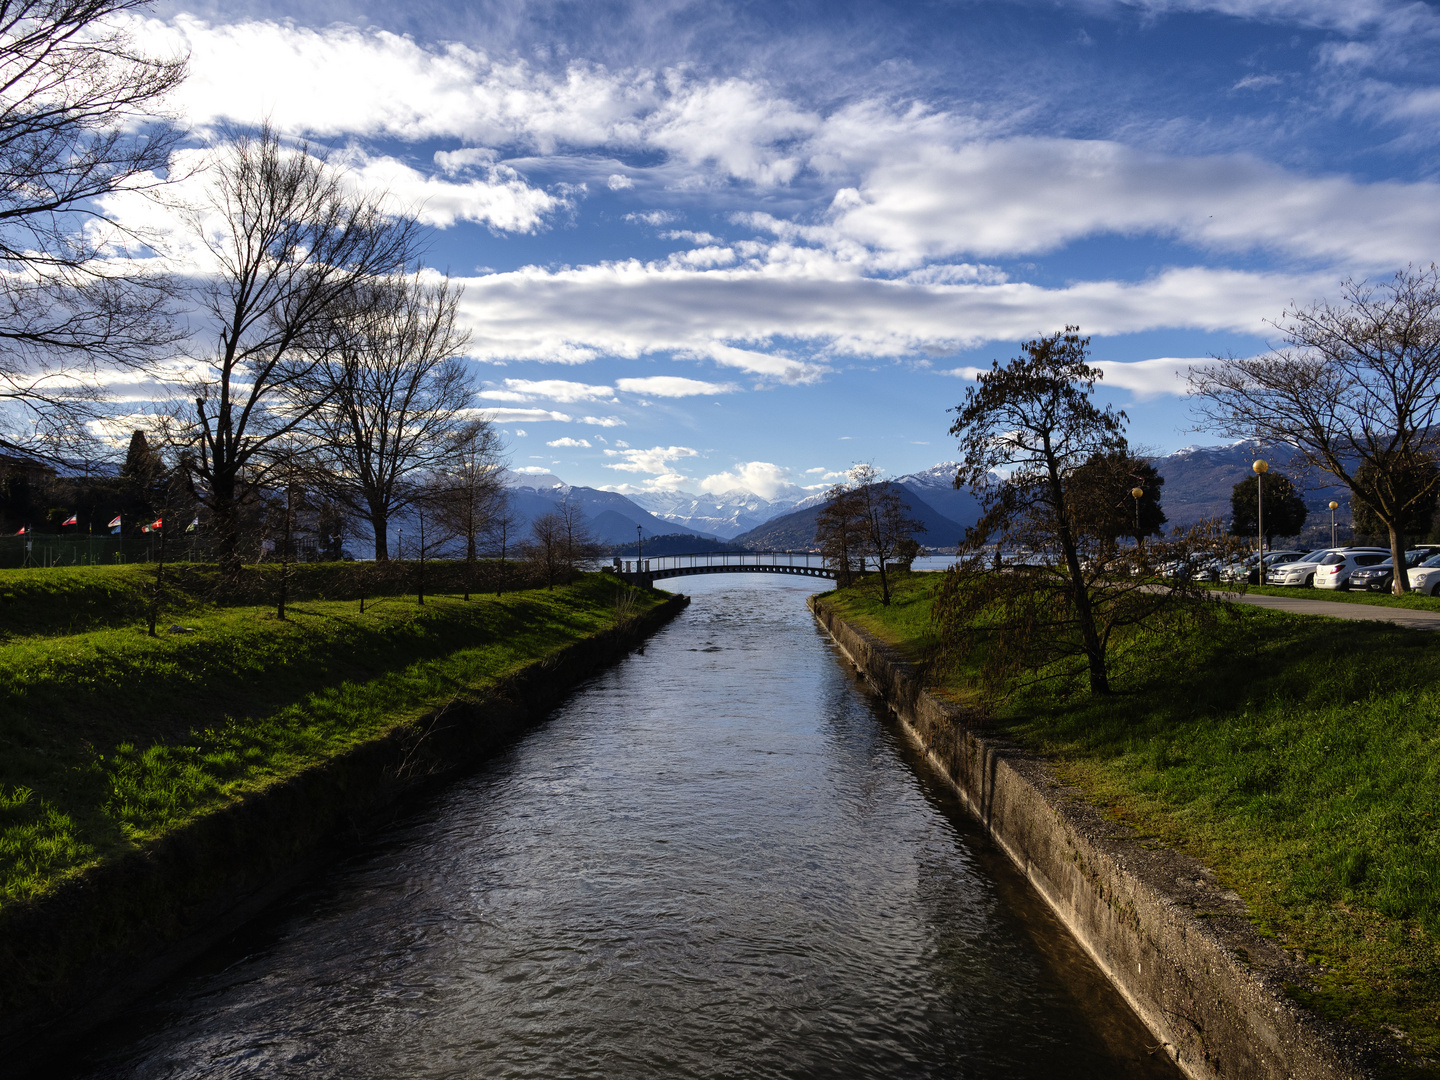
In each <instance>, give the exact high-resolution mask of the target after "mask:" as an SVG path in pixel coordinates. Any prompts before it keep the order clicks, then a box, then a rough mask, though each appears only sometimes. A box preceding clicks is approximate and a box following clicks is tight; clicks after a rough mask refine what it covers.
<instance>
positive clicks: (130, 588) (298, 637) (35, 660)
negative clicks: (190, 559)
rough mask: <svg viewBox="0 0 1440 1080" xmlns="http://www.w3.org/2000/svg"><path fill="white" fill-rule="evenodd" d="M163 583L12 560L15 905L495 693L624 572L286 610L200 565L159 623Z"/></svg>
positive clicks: (2, 780) (3, 832) (9, 807)
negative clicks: (150, 615) (452, 704)
mask: <svg viewBox="0 0 1440 1080" xmlns="http://www.w3.org/2000/svg"><path fill="white" fill-rule="evenodd" d="M149 580H150V579H149V577H148V575H147V573H146V571H145V570H144V569H142V568H134V567H113V568H111V567H99V568H88V567H87V568H75V569H69V570H66V569H62V568H56V569H45V570H5V571H0V626H3V628H4V638H3V642H0V903H4V902H5V901H7V900H11V899H14V898H17V897H26V896H32V895H35V894H36V893H39V892H42V891H43V890H45V889H46V888H47V886H49V885H51V884H52V883H54V882H55V881H57V880H58V879H59V878H60V877H61V876H63V875H65V874H67V873H71V872H73V871H75V870H76V869H78V868H81V867H84V866H86V865H87V864H90V863H92V862H94V861H95V860H98V859H103V858H105V857H106V856H107V855H112V854H115V853H118V852H121V851H124V850H127V849H130V848H133V847H134V846H136V845H138V844H142V843H144V842H145V841H146V840H147V839H149V838H152V837H154V836H156V835H158V834H160V833H162V832H164V831H166V830H168V829H171V828H174V827H175V826H176V825H178V824H181V823H183V822H184V821H186V820H187V819H189V818H190V817H192V816H194V815H197V814H203V813H205V812H207V811H209V810H212V809H214V808H216V807H218V806H220V805H222V804H225V803H227V802H229V801H231V800H234V799H237V798H240V797H241V796H243V795H244V794H245V793H246V792H247V791H253V790H255V789H257V788H260V787H263V786H264V785H266V784H268V783H271V782H273V781H274V780H276V779H278V778H282V777H285V776H289V775H292V774H293V773H295V772H296V771H298V770H300V769H303V768H305V767H306V766H308V765H311V764H313V763H315V762H317V761H320V760H323V759H324V758H326V757H329V756H331V755H334V754H336V753H338V752H341V751H344V750H345V749H347V748H349V747H352V746H354V745H356V744H357V743H360V742H362V741H365V740H367V739H370V738H374V737H376V736H377V735H380V734H381V733H383V732H385V731H387V730H389V729H390V728H391V727H393V726H394V725H396V724H399V723H404V722H406V721H408V720H410V719H413V718H414V717H416V716H419V715H422V714H423V713H425V712H426V711H428V710H430V709H432V708H433V707H435V706H436V705H437V704H442V703H444V702H445V701H447V700H451V699H453V698H455V697H456V696H458V695H467V694H472V693H474V692H476V691H483V689H484V688H485V687H486V686H488V685H490V684H491V683H493V682H494V680H496V679H497V678H500V677H503V676H504V675H505V674H506V673H508V672H510V671H512V670H514V669H516V668H517V667H520V666H522V665H523V664H525V663H527V662H529V661H530V660H533V659H535V658H537V657H540V656H543V655H545V654H547V653H549V652H552V651H554V650H555V649H558V648H560V647H562V646H564V645H566V644H569V643H570V642H573V641H575V640H578V639H579V638H581V637H583V636H585V635H588V634H591V633H594V632H595V631H597V630H601V629H604V628H606V627H609V626H611V625H613V623H614V622H615V619H616V615H617V598H619V596H620V595H621V592H622V589H623V586H621V585H620V584H619V583H618V582H616V581H615V580H614V579H613V578H609V577H607V576H605V575H599V574H594V575H586V576H585V577H583V578H581V579H580V580H579V581H578V582H576V583H575V584H573V585H570V586H566V587H562V588H556V589H555V590H554V591H547V590H531V591H525V592H516V593H508V594H506V595H505V596H504V597H503V598H500V599H496V598H494V597H493V596H492V597H488V598H485V599H475V600H472V601H471V602H468V603H466V602H462V601H461V600H460V599H459V597H458V596H445V595H442V596H433V595H432V596H429V597H427V600H426V603H425V604H424V606H420V605H419V604H417V603H416V602H415V598H414V597H413V596H408V597H406V596H389V597H386V598H384V599H376V598H375V596H374V595H373V592H372V596H371V599H370V601H369V603H368V604H367V606H366V610H365V612H364V613H363V614H361V612H360V610H359V604H358V603H357V602H355V601H353V600H316V599H310V600H297V601H294V602H293V603H292V604H291V605H290V607H289V612H288V613H289V616H290V617H289V618H288V619H286V620H285V621H283V622H282V621H280V620H278V619H277V618H276V617H275V612H274V608H273V607H271V606H268V605H267V606H264V607H260V606H255V605H250V604H228V605H226V604H216V603H213V602H207V601H204V600H202V599H199V598H198V597H199V596H206V595H211V590H210V589H209V588H208V587H206V586H207V580H206V579H205V577H204V575H203V574H201V575H199V576H196V577H192V579H191V580H190V581H189V585H191V586H196V589H195V591H192V592H187V591H185V590H184V589H180V590H178V591H176V592H175V593H174V594H173V595H172V597H171V606H170V608H168V609H167V613H166V615H165V617H164V618H162V619H161V621H160V626H161V628H162V629H161V633H160V635H159V636H158V637H156V638H151V637H148V636H147V635H146V632H145V623H144V619H143V613H144V606H145V595H144V588H145V586H146V585H147V583H148V581H149ZM371 589H373V586H371ZM314 591H315V590H313V589H312V590H311V593H312V594H313V593H314ZM367 591H368V590H367ZM655 600H656V598H655V596H654V594H647V595H646V596H645V597H644V598H643V599H642V600H641V601H640V607H641V609H643V608H645V607H648V606H650V605H652V604H653V603H654V602H655ZM174 624H179V625H183V626H184V627H185V628H187V629H189V630H191V631H193V632H190V633H179V632H169V630H168V628H169V627H170V626H172V625H174Z"/></svg>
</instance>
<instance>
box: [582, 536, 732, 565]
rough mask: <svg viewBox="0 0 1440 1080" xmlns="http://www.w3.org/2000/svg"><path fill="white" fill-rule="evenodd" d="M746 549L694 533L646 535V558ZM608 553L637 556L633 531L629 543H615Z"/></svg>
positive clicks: (606, 552) (628, 557) (625, 557)
mask: <svg viewBox="0 0 1440 1080" xmlns="http://www.w3.org/2000/svg"><path fill="white" fill-rule="evenodd" d="M744 550H745V549H744V548H742V547H740V546H739V545H737V544H733V543H731V542H730V541H728V540H715V539H712V538H711V537H708V536H696V535H694V534H693V533H667V534H666V535H665V536H646V537H645V558H647V559H652V558H654V559H658V558H659V557H660V556H662V555H691V554H695V553H698V552H709V551H744ZM605 554H606V555H612V556H613V555H618V556H619V557H620V558H622V559H633V558H635V536H634V534H633V533H632V534H631V536H630V542H629V543H628V544H615V545H613V546H611V547H609V548H607V549H606V551H605Z"/></svg>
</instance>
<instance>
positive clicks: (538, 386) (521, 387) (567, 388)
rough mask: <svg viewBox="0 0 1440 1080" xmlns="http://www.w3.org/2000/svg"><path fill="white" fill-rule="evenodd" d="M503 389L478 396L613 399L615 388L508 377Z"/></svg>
mask: <svg viewBox="0 0 1440 1080" xmlns="http://www.w3.org/2000/svg"><path fill="white" fill-rule="evenodd" d="M503 385H504V389H503V390H495V389H488V390H481V391H480V393H479V394H478V395H476V396H477V397H481V398H485V399H486V400H489V401H537V400H539V401H558V402H561V403H562V404H570V403H573V402H577V401H613V400H614V398H615V388H614V387H611V386H597V385H594V384H592V383H582V382H569V381H567V380H565V379H506V380H504V384H503Z"/></svg>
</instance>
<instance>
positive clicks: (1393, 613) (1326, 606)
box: [1225, 593, 1440, 630]
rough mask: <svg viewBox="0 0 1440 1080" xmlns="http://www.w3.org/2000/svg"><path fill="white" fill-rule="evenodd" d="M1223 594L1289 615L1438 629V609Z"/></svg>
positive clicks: (1239, 601) (1414, 628) (1240, 601)
mask: <svg viewBox="0 0 1440 1080" xmlns="http://www.w3.org/2000/svg"><path fill="white" fill-rule="evenodd" d="M1225 598H1226V599H1227V600H1234V601H1236V602H1238V603H1241V604H1254V605H1255V606H1256V607H1263V608H1269V609H1270V610H1271V611H1288V612H1289V613H1290V614H1292V615H1328V616H1329V617H1330V618H1332V619H1364V620H1368V621H1371V622H1391V623H1395V624H1396V625H1397V626H1408V627H1410V628H1411V629H1413V630H1440V611H1411V610H1410V609H1409V608H1394V607H1381V606H1380V605H1379V604H1346V603H1343V602H1337V601H1335V600H1311V599H1308V598H1307V597H1304V596H1263V595H1251V594H1246V595H1245V596H1240V595H1237V594H1236V593H1226V594H1225Z"/></svg>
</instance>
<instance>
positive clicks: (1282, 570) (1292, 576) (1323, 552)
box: [1265, 548, 1390, 587]
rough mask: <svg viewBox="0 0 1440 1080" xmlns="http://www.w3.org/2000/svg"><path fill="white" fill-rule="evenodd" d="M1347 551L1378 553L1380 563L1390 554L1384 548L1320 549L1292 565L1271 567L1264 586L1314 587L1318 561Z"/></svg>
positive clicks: (1347, 572)
mask: <svg viewBox="0 0 1440 1080" xmlns="http://www.w3.org/2000/svg"><path fill="white" fill-rule="evenodd" d="M1347 551H1369V552H1376V551H1378V552H1379V553H1380V559H1381V561H1383V560H1384V558H1385V556H1386V555H1388V554H1390V553H1389V551H1387V550H1386V549H1385V548H1321V549H1320V550H1318V551H1312V552H1310V554H1309V555H1306V556H1305V557H1304V558H1303V559H1296V560H1295V561H1294V562H1292V563H1281V564H1280V565H1279V566H1275V567H1272V568H1271V569H1270V572H1269V573H1267V574H1266V575H1265V584H1266V585H1301V586H1307V587H1308V586H1310V585H1314V584H1315V583H1316V581H1317V580H1319V579H1318V578H1317V577H1316V576H1315V570H1316V567H1318V566H1319V564H1320V560H1322V559H1325V558H1328V557H1329V556H1332V555H1338V554H1344V553H1345V552H1347ZM1351 569H1354V567H1351ZM1332 576H1333V575H1332ZM1346 576H1347V577H1348V576H1349V571H1346Z"/></svg>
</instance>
